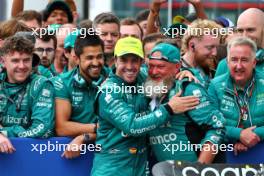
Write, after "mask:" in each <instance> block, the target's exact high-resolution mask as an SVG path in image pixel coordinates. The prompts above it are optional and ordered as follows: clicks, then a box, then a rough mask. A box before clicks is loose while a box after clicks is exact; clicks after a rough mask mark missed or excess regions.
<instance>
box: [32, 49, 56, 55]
mask: <svg viewBox="0 0 264 176" xmlns="http://www.w3.org/2000/svg"><path fill="white" fill-rule="evenodd" d="M35 51H36V52H38V53H41V54H43V52H44V51H45V52H46V53H51V52H53V51H54V49H53V48H35Z"/></svg>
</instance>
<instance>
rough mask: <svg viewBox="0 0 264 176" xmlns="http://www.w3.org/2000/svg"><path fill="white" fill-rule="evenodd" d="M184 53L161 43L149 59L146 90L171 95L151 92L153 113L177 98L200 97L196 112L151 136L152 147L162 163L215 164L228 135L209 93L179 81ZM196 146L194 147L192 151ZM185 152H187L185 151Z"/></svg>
mask: <svg viewBox="0 0 264 176" xmlns="http://www.w3.org/2000/svg"><path fill="white" fill-rule="evenodd" d="M180 68H181V63H180V51H179V49H178V48H176V47H174V46H173V45H171V44H167V43H159V44H157V45H156V46H155V47H154V48H153V49H152V51H151V54H150V56H149V76H148V78H147V80H146V83H145V87H152V89H151V90H154V91H155V90H158V88H160V87H163V86H165V87H166V88H167V91H165V92H167V93H157V92H154V91H153V92H149V93H146V96H147V97H150V98H151V101H150V104H149V105H150V109H151V110H152V111H154V110H155V109H156V108H159V107H160V106H161V105H162V104H164V103H166V102H168V101H169V99H170V98H171V97H172V96H174V95H175V94H177V93H179V92H181V94H182V95H183V96H197V97H198V98H199V100H200V104H199V105H198V106H196V108H195V109H191V110H188V111H187V112H185V113H178V114H175V115H173V116H172V118H170V120H169V121H168V122H167V123H166V124H164V125H163V126H160V127H158V128H157V129H155V130H153V131H150V132H149V136H150V137H149V139H150V145H151V148H152V150H153V151H154V154H155V156H156V158H157V160H158V161H165V160H181V161H189V162H197V161H198V162H200V163H206V164H208V163H211V162H213V161H214V157H215V155H216V153H217V148H215V147H217V145H219V144H221V142H222V139H223V137H224V134H225V129H224V124H225V120H224V117H223V115H222V114H221V113H220V112H219V111H218V110H217V109H216V108H214V106H212V105H211V103H210V100H209V99H208V95H207V92H206V89H205V88H204V87H203V86H202V85H201V84H200V83H195V82H189V81H188V80H187V79H183V80H181V81H180V80H175V79H174V78H175V75H176V74H177V73H178V72H179V71H180ZM191 146H194V147H191ZM184 148H185V149H184Z"/></svg>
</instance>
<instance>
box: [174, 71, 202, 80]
mask: <svg viewBox="0 0 264 176" xmlns="http://www.w3.org/2000/svg"><path fill="white" fill-rule="evenodd" d="M183 78H188V79H189V81H194V82H196V83H199V80H198V79H197V78H196V77H195V76H194V75H193V74H192V72H190V71H188V70H184V71H181V72H179V73H178V74H177V75H176V76H175V79H178V80H182V79H183Z"/></svg>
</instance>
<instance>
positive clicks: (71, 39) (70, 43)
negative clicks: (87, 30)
mask: <svg viewBox="0 0 264 176" xmlns="http://www.w3.org/2000/svg"><path fill="white" fill-rule="evenodd" d="M79 34H80V30H75V31H73V32H71V33H70V34H68V35H67V36H66V38H65V39H64V48H69V47H71V48H74V43H75V41H76V39H77V37H78V35H79Z"/></svg>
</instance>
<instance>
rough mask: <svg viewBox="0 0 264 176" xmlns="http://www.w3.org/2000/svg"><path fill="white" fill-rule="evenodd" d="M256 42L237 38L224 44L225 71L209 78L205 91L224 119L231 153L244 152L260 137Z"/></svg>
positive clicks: (261, 100) (263, 130)
mask: <svg viewBox="0 0 264 176" xmlns="http://www.w3.org/2000/svg"><path fill="white" fill-rule="evenodd" d="M256 51H257V47H256V44H255V43H254V42H253V41H252V40H251V39H249V38H246V37H237V38H234V39H232V40H231V41H230V42H229V43H228V48H227V52H228V55H227V64H228V69H229V72H228V73H226V74H223V75H221V76H218V77H216V78H215V79H213V80H212V82H211V84H210V86H209V89H208V92H209V95H210V97H211V98H212V100H213V102H214V103H215V105H216V107H217V108H219V109H220V111H221V112H222V113H223V114H224V116H225V118H226V121H227V123H226V129H227V131H226V137H225V139H226V141H227V142H229V143H233V144H235V152H238V151H246V150H247V149H248V148H250V147H253V146H255V145H257V144H258V143H259V142H260V141H263V139H264V119H263V116H264V110H263V104H264V98H263V96H262V95H263V94H264V89H263V80H264V77H263V73H262V72H258V71H257V70H256V69H255V68H256V62H257V61H256V59H255V58H256Z"/></svg>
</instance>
